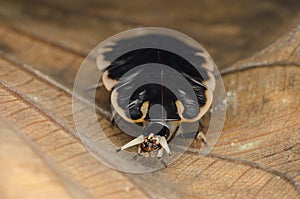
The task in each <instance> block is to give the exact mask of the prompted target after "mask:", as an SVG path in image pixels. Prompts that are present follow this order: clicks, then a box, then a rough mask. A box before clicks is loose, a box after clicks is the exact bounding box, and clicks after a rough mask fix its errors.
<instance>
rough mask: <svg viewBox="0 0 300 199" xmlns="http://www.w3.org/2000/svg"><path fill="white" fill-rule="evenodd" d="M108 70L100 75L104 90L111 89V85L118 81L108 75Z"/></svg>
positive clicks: (113, 85)
mask: <svg viewBox="0 0 300 199" xmlns="http://www.w3.org/2000/svg"><path fill="white" fill-rule="evenodd" d="M108 75H109V72H108V71H107V70H106V71H105V72H104V73H103V75H102V82H103V84H104V86H105V88H106V90H108V91H111V90H112V88H113V87H115V86H116V84H117V83H118V81H117V80H115V79H112V78H110V77H108Z"/></svg>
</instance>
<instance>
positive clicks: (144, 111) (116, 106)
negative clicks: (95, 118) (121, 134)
mask: <svg viewBox="0 0 300 199" xmlns="http://www.w3.org/2000/svg"><path fill="white" fill-rule="evenodd" d="M118 97H119V95H118V92H117V90H113V91H112V93H111V105H112V106H113V107H114V109H115V111H116V113H117V114H118V115H119V116H120V117H122V119H124V120H126V121H127V122H130V123H140V122H145V120H144V119H145V117H146V115H147V112H148V108H149V101H145V102H143V104H142V106H141V108H140V111H141V112H142V117H141V118H139V119H136V120H132V119H131V118H129V117H127V116H126V112H125V110H124V109H123V108H121V107H120V106H119V104H118Z"/></svg>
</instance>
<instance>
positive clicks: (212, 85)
mask: <svg viewBox="0 0 300 199" xmlns="http://www.w3.org/2000/svg"><path fill="white" fill-rule="evenodd" d="M207 75H208V80H207V81H205V83H206V84H207V87H208V90H210V92H214V90H215V87H216V79H215V76H214V75H213V74H212V73H211V72H209V71H207Z"/></svg>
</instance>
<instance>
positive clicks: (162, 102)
mask: <svg viewBox="0 0 300 199" xmlns="http://www.w3.org/2000/svg"><path fill="white" fill-rule="evenodd" d="M195 56H198V57H197V59H198V60H200V63H202V64H203V65H205V64H206V62H208V61H209V60H207V58H206V57H205V56H199V55H196V54H195ZM167 68H170V69H167ZM178 74H180V75H179V76H180V77H178ZM179 79H182V81H185V82H187V84H188V86H189V88H190V90H188V89H186V87H184V86H183V84H181V83H180V81H179ZM102 81H103V84H104V86H105V88H106V89H107V90H108V91H110V92H111V104H112V107H113V109H114V110H113V111H114V114H117V115H118V116H119V117H120V118H122V119H123V120H125V121H127V122H129V123H135V124H137V125H139V126H141V127H142V129H143V130H142V132H140V135H139V136H137V137H136V138H135V139H133V140H132V141H130V142H128V143H127V144H125V145H124V146H122V147H121V148H120V149H119V150H118V151H120V150H124V149H127V148H129V147H132V146H135V145H138V146H139V147H138V154H139V155H144V156H149V155H151V154H154V156H156V157H158V158H161V157H162V155H163V151H165V152H166V153H167V154H170V153H171V152H170V149H169V146H168V143H169V142H170V141H171V140H172V139H173V138H174V137H175V135H176V132H177V130H178V128H179V126H180V125H181V123H192V122H197V121H200V119H201V117H202V116H203V115H204V114H205V113H206V112H207V110H208V109H209V107H210V105H211V103H212V97H213V96H212V92H213V90H214V87H215V79H214V76H213V75H212V72H211V71H209V70H208V69H207V68H205V67H203V66H201V65H198V66H196V67H195V66H194V65H193V64H192V63H190V62H189V61H187V60H186V59H185V58H184V57H182V56H180V55H178V54H176V53H173V52H171V51H168V50H164V49H157V48H141V49H136V50H132V51H130V52H127V53H125V54H123V55H121V56H119V57H118V58H117V59H115V60H114V61H112V62H111V63H110V64H109V65H108V67H106V68H105V69H104V73H103V76H102ZM191 91H192V92H191Z"/></svg>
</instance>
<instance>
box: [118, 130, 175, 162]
mask: <svg viewBox="0 0 300 199" xmlns="http://www.w3.org/2000/svg"><path fill="white" fill-rule="evenodd" d="M135 145H139V149H138V154H139V155H144V156H145V157H148V156H150V153H152V152H154V153H155V154H156V157H158V158H161V156H162V152H163V151H162V150H165V151H166V152H167V154H168V155H171V153H170V148H169V146H168V143H167V140H166V138H165V137H163V136H159V135H158V136H156V135H154V134H153V133H151V134H150V135H149V136H148V137H145V136H143V135H140V136H139V137H137V138H135V139H133V140H131V141H130V142H128V143H127V144H125V145H123V146H122V147H121V148H119V149H118V150H117V152H119V151H122V150H125V149H127V148H130V147H132V146H135Z"/></svg>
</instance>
